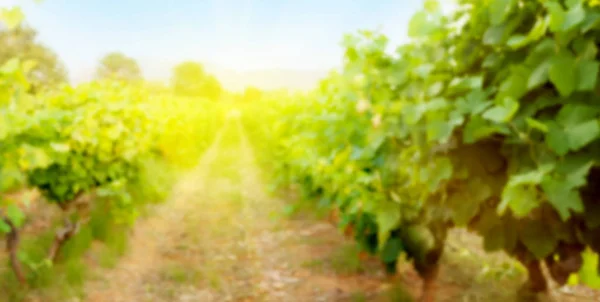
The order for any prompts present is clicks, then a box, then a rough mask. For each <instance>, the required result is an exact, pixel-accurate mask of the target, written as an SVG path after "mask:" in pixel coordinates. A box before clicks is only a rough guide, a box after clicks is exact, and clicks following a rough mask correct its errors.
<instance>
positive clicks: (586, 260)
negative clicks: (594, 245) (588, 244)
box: [579, 249, 600, 289]
mask: <svg viewBox="0 0 600 302" xmlns="http://www.w3.org/2000/svg"><path fill="white" fill-rule="evenodd" d="M581 256H582V257H583V265H582V266H581V269H580V270H579V279H580V280H581V282H583V283H584V284H585V285H587V286H588V287H591V288H594V289H600V274H599V273H598V267H599V265H598V253H595V252H593V251H592V250H590V249H586V250H585V251H583V253H581Z"/></svg>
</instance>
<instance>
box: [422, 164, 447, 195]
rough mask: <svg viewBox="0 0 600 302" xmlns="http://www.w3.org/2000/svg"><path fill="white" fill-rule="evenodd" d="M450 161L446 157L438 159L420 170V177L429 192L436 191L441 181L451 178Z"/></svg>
mask: <svg viewBox="0 0 600 302" xmlns="http://www.w3.org/2000/svg"><path fill="white" fill-rule="evenodd" d="M452 171H453V169H452V161H450V159H449V158H447V157H438V158H436V159H434V160H432V161H431V162H430V164H429V165H428V166H426V167H423V168H421V177H422V179H425V180H426V182H427V187H428V189H429V192H431V193H432V192H435V191H437V190H438V188H439V186H440V183H441V182H442V181H445V180H448V179H450V177H452Z"/></svg>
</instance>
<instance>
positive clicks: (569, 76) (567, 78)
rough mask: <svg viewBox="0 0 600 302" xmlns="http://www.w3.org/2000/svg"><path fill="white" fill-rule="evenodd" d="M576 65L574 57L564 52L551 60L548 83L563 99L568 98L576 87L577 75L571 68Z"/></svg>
mask: <svg viewBox="0 0 600 302" xmlns="http://www.w3.org/2000/svg"><path fill="white" fill-rule="evenodd" d="M576 64H577V61H576V60H575V57H573V55H571V54H570V53H568V52H566V51H563V52H561V53H559V54H557V55H556V56H555V57H554V58H552V63H551V65H550V69H549V76H550V81H552V83H553V84H554V86H556V89H557V90H558V92H559V93H560V94H561V95H562V96H564V97H566V96H569V95H570V94H571V93H572V92H573V91H574V90H575V87H576V85H577V73H576V69H575V68H573V66H576Z"/></svg>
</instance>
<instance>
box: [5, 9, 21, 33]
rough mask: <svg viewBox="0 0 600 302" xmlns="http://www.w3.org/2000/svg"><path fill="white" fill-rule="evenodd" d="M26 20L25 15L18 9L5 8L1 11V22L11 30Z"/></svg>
mask: <svg viewBox="0 0 600 302" xmlns="http://www.w3.org/2000/svg"><path fill="white" fill-rule="evenodd" d="M24 19H25V15H24V14H23V11H21V9H20V8H18V7H13V8H3V9H1V10H0V21H2V22H3V23H4V24H5V25H6V27H8V29H9V30H12V29H14V28H16V27H18V26H19V25H20V24H21V22H23V20H24Z"/></svg>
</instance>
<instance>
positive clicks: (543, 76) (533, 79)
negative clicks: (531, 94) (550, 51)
mask: <svg viewBox="0 0 600 302" xmlns="http://www.w3.org/2000/svg"><path fill="white" fill-rule="evenodd" d="M550 66H551V64H550V61H548V60H546V61H543V62H542V63H540V64H539V65H538V66H537V67H536V68H535V69H534V70H533V71H532V72H531V74H530V75H529V80H528V81H527V89H529V90H531V89H534V88H536V87H538V86H540V85H542V84H544V83H546V82H547V81H548V73H549V71H550Z"/></svg>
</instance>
